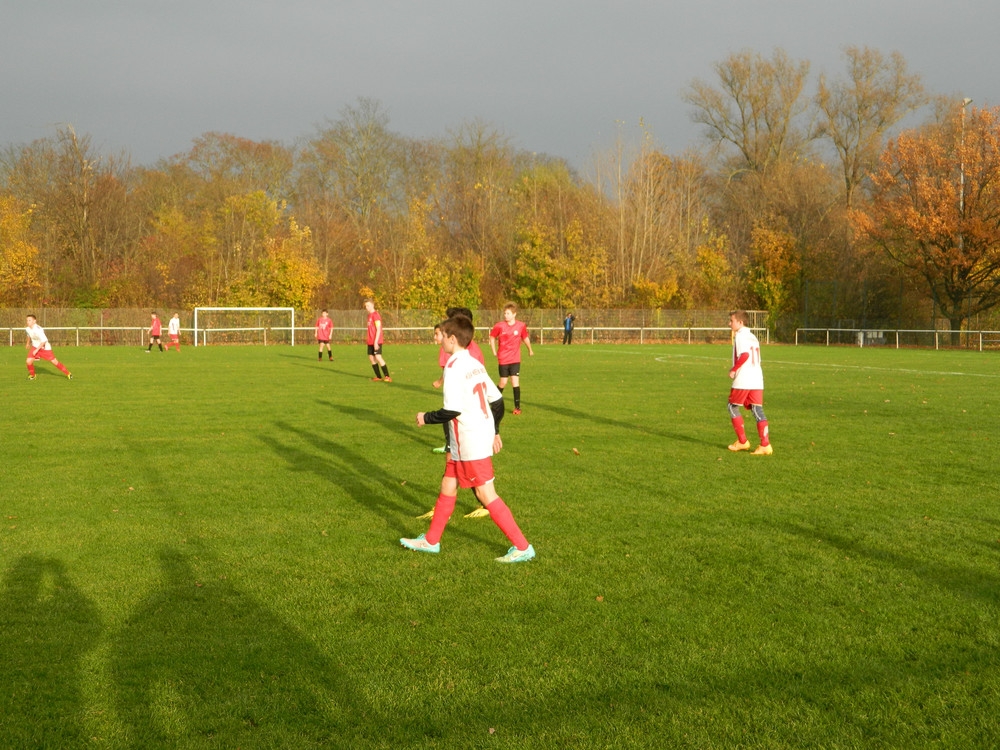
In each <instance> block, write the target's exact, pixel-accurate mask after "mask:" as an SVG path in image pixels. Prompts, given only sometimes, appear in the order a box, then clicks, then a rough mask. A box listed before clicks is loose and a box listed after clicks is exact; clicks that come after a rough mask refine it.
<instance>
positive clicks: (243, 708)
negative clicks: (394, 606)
mask: <svg viewBox="0 0 1000 750" xmlns="http://www.w3.org/2000/svg"><path fill="white" fill-rule="evenodd" d="M159 559H160V565H161V567H162V570H163V581H162V584H161V585H160V587H159V589H158V590H154V591H153V592H152V593H150V594H149V595H148V596H146V597H145V599H144V600H143V601H142V602H141V603H140V604H139V606H138V608H137V609H136V611H135V613H134V614H133V615H132V616H131V617H129V618H128V620H126V622H125V623H124V625H123V627H122V629H121V632H120V633H118V634H117V635H116V637H115V638H114V639H113V641H112V643H113V645H114V648H115V651H114V653H113V655H112V658H111V673H112V675H113V679H114V684H115V686H116V688H117V690H118V696H117V704H118V715H119V718H120V719H121V720H122V721H123V722H124V723H125V725H126V732H127V735H126V736H127V740H128V745H129V746H130V747H135V748H148V747H177V746H190V745H192V744H199V743H208V744H211V745H213V746H220V747H314V746H317V747H318V746H324V747H325V746H329V747H346V746H348V745H351V744H355V745H356V746H364V745H365V744H370V743H369V740H370V739H371V738H370V737H368V732H369V727H375V726H378V725H379V723H380V722H379V720H378V719H377V717H376V715H375V711H374V709H373V708H372V707H371V706H370V705H369V704H367V702H366V701H365V700H364V699H363V698H362V697H361V696H360V695H359V694H358V691H357V690H356V689H355V688H354V686H353V685H352V684H351V682H350V680H349V679H348V678H347V677H346V676H345V675H344V673H343V670H342V669H340V668H338V665H337V664H335V663H333V662H332V661H331V659H330V658H328V657H327V656H326V655H325V654H323V653H322V652H320V651H319V650H318V649H317V648H316V646H315V645H313V644H312V643H311V642H310V641H309V640H307V639H306V638H304V637H303V636H302V635H301V634H300V633H298V632H297V631H296V630H295V629H294V628H293V627H291V626H289V625H288V624H287V623H285V622H284V621H282V620H281V618H279V617H277V616H276V615H275V614H274V613H272V612H271V611H269V610H268V609H267V608H266V607H264V606H263V605H262V604H261V603H260V602H258V601H255V600H254V599H253V597H251V596H249V595H247V594H246V593H244V592H242V591H240V590H239V589H237V588H236V587H235V586H233V585H232V584H230V583H228V582H226V581H225V580H222V579H221V578H214V577H213V580H200V579H199V577H198V575H197V574H196V573H195V571H194V570H193V569H192V567H191V564H190V562H189V560H188V559H187V558H186V557H185V556H184V555H183V554H181V553H180V552H178V551H177V550H174V549H170V548H164V549H161V550H160V553H159ZM350 658H352V657H351V655H350V654H347V655H343V658H340V659H338V661H339V662H340V663H343V662H344V661H346V660H348V659H350Z"/></svg>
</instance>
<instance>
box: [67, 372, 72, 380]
mask: <svg viewBox="0 0 1000 750" xmlns="http://www.w3.org/2000/svg"><path fill="white" fill-rule="evenodd" d="M72 379H73V373H71V372H67V373H66V380H72Z"/></svg>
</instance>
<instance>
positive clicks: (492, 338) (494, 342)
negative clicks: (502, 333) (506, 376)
mask: <svg viewBox="0 0 1000 750" xmlns="http://www.w3.org/2000/svg"><path fill="white" fill-rule="evenodd" d="M490 350H491V351H492V352H493V356H494V357H495V356H497V337H496V336H494V335H493V334H492V333H491V334H490Z"/></svg>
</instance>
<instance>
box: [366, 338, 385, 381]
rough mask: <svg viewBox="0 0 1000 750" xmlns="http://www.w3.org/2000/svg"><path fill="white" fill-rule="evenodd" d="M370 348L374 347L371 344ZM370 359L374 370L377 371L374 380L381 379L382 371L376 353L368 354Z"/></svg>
mask: <svg viewBox="0 0 1000 750" xmlns="http://www.w3.org/2000/svg"><path fill="white" fill-rule="evenodd" d="M368 348H369V350H372V351H373V349H372V347H371V346H369V347H368ZM368 361H369V362H370V363H371V366H372V372H374V373H375V377H374V378H372V380H379V381H381V380H382V373H381V372H380V371H379V369H378V360H377V359H376V358H375V355H374V354H369V355H368Z"/></svg>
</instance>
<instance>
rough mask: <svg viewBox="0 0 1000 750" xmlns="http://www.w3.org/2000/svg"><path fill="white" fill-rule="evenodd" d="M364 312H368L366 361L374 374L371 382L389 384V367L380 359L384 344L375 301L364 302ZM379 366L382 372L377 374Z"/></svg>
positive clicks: (370, 299) (367, 300) (380, 321)
mask: <svg viewBox="0 0 1000 750" xmlns="http://www.w3.org/2000/svg"><path fill="white" fill-rule="evenodd" d="M365 310H367V311H368V339H367V341H368V361H369V362H371V364H372V370H373V371H374V372H375V377H374V378H372V380H377V381H381V382H385V383H391V382H392V378H390V377H389V367H388V365H386V363H385V359H384V358H383V357H382V344H383V343H384V331H383V330H382V316H381V315H379V314H378V311H377V310H376V309H375V300H373V299H372V298H371V297H369V298H368V299H366V300H365ZM379 366H381V367H382V372H379V369H378V368H379Z"/></svg>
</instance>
